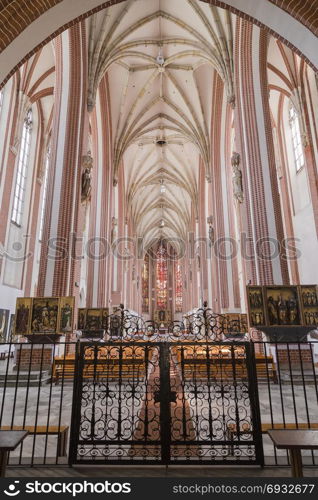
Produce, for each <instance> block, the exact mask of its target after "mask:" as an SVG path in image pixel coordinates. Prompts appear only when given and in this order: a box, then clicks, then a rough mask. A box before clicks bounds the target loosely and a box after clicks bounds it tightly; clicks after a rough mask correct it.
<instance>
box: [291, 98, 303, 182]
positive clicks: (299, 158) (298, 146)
mask: <svg viewBox="0 0 318 500" xmlns="http://www.w3.org/2000/svg"><path fill="white" fill-rule="evenodd" d="M289 123H290V128H291V133H292V142H293V151H294V157H295V164H296V171H297V172H298V170H300V169H301V168H302V167H303V166H304V164H305V158H304V150H303V145H302V141H301V133H300V124H299V116H298V113H297V111H296V110H295V108H294V106H291V107H290V109H289Z"/></svg>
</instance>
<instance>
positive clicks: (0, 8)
mask: <svg viewBox="0 0 318 500" xmlns="http://www.w3.org/2000/svg"><path fill="white" fill-rule="evenodd" d="M60 1H61V0H34V1H33V2H32V9H31V6H30V5H28V12H29V11H30V10H32V13H33V14H32V15H33V19H32V21H34V20H36V19H37V18H38V17H39V16H40V15H41V14H43V13H44V12H46V11H47V10H48V9H49V8H51V7H53V6H54V5H56V4H58V3H59V2H60ZM122 1H123V0H108V1H107V2H104V3H103V4H101V5H99V6H98V7H95V8H94V9H91V10H89V11H88V12H86V13H85V14H82V15H81V16H79V17H77V18H76V19H73V20H72V21H71V22H69V23H67V24H65V25H64V26H61V28H60V29H59V30H57V31H55V32H54V33H52V34H50V36H48V38H46V39H45V40H43V42H41V43H40V44H39V45H38V46H37V47H34V49H33V50H32V51H31V52H29V53H28V54H27V55H26V56H25V57H24V58H23V59H22V60H21V61H20V62H19V64H18V65H16V66H15V67H14V68H13V69H12V71H10V73H9V74H8V75H7V76H6V78H5V79H4V80H3V81H2V82H0V88H1V87H2V86H3V85H5V83H6V82H7V81H8V80H9V79H10V78H11V76H12V75H14V73H15V72H16V71H17V69H18V68H19V67H20V66H22V64H24V63H25V62H26V61H27V60H28V59H29V58H30V57H31V56H32V55H33V54H35V53H36V52H37V51H38V50H39V49H40V48H41V47H44V46H45V45H46V44H47V43H48V42H50V41H51V40H53V39H54V38H56V37H57V36H58V35H59V34H61V33H62V32H63V31H65V30H66V29H68V28H71V27H72V26H74V25H75V24H76V23H78V22H80V21H82V20H84V19H86V18H87V17H89V16H91V15H93V14H95V13H97V12H99V11H100V10H102V9H105V8H107V7H110V6H111V5H116V4H117V3H120V2H122ZM202 1H203V2H206V3H211V4H212V5H215V6H217V7H221V8H223V9H227V10H230V11H231V12H232V13H233V14H236V15H238V16H240V17H241V18H242V19H245V20H248V21H250V22H253V23H254V24H256V25H257V26H259V27H261V28H264V29H266V30H267V31H268V32H269V33H270V34H272V35H273V36H275V37H276V38H278V39H279V40H281V41H282V42H283V43H285V44H286V45H287V46H288V47H290V48H292V49H293V50H294V51H295V52H296V54H298V55H300V56H302V57H304V55H303V54H302V52H301V51H300V50H299V49H297V48H296V47H294V45H293V44H292V43H290V42H288V41H287V40H285V39H284V38H283V37H281V36H280V35H279V33H276V32H274V31H273V30H271V29H269V28H268V27H267V26H265V25H263V24H262V23H261V22H259V21H258V20H257V19H255V18H253V17H252V16H249V15H247V14H245V13H242V12H241V11H239V10H238V9H237V8H235V7H232V6H229V5H227V4H226V3H224V2H222V1H220V0H202ZM268 1H271V2H272V3H274V4H275V5H277V6H278V7H281V8H282V9H284V10H286V11H287V12H288V13H290V14H291V15H292V16H294V17H295V18H296V19H298V20H299V21H300V22H301V23H303V24H304V25H305V26H307V27H308V28H309V29H311V31H313V32H314V33H315V34H316V33H318V16H317V14H315V11H317V7H315V5H316V4H317V1H316V0H315V1H313V0H294V1H290V0H268ZM13 4H17V5H19V6H20V5H22V4H30V2H28V1H27V0H12V1H10V0H3V1H2V2H1V3H0V53H1V52H2V51H3V50H4V49H5V47H7V46H8V45H9V44H10V43H11V42H12V41H13V40H14V39H15V38H16V37H17V36H18V35H19V34H20V33H21V32H22V31H23V30H24V29H25V28H26V27H27V26H28V25H30V24H31V22H32V21H28V22H25V21H22V18H21V12H23V9H22V8H21V7H19V8H18V12H19V13H20V17H19V19H20V21H19V23H17V21H16V17H18V16H16V15H14V16H12V10H10V8H9V6H11V5H13ZM38 4H39V5H40V4H41V5H44V4H46V5H47V6H46V7H43V10H42V11H41V10H40V7H39V5H38ZM294 4H297V5H294ZM311 4H312V5H311ZM35 6H37V8H36V9H35ZM9 12H11V17H10V16H9ZM30 15H31V14H30V13H29V16H30ZM22 17H23V16H22ZM25 17H27V16H25ZM19 26H20V27H19ZM304 60H305V61H306V62H307V63H308V64H309V65H310V66H311V67H313V68H314V69H315V70H316V68H315V66H314V65H313V64H312V63H311V61H309V59H307V58H306V57H304Z"/></svg>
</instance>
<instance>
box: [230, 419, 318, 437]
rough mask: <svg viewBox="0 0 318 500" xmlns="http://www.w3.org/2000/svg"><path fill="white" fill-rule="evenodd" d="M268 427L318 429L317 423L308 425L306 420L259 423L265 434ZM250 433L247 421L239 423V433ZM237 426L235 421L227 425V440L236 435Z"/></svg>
mask: <svg viewBox="0 0 318 500" xmlns="http://www.w3.org/2000/svg"><path fill="white" fill-rule="evenodd" d="M270 429H279V430H281V429H287V430H292V429H318V423H310V425H309V424H308V423H307V422H301V423H298V424H296V423H291V422H285V424H283V423H281V424H274V423H269V422H264V423H262V424H261V432H262V434H266V433H267V432H268V431H269V430H270ZM250 433H251V426H250V424H249V423H247V422H246V423H243V424H242V425H241V429H240V434H250ZM237 435H238V433H237V426H236V424H235V423H231V424H228V425H227V436H228V439H229V441H232V440H233V439H234V437H235V436H237Z"/></svg>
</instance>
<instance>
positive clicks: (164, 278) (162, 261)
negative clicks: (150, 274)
mask: <svg viewBox="0 0 318 500" xmlns="http://www.w3.org/2000/svg"><path fill="white" fill-rule="evenodd" d="M156 284H157V308H158V309H166V308H167V305H168V259H167V250H166V248H165V246H164V245H163V243H162V242H161V243H160V245H159V247H158V250H157V254H156Z"/></svg>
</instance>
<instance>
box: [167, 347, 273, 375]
mask: <svg viewBox="0 0 318 500" xmlns="http://www.w3.org/2000/svg"><path fill="white" fill-rule="evenodd" d="M208 349H209V352H208V353H207V350H206V347H205V346H204V345H201V346H191V347H187V346H185V347H180V346H177V347H174V353H175V354H176V355H177V359H178V364H179V366H180V367H181V370H183V374H184V377H185V378H186V379H193V378H194V376H195V378H201V377H202V378H207V377H208V376H209V377H210V378H211V379H212V380H213V379H214V378H216V379H217V380H220V379H221V380H224V381H225V382H226V381H227V380H230V379H234V376H235V378H236V379H239V380H242V379H247V377H248V372H247V366H246V358H245V352H244V350H238V351H237V353H236V356H235V358H234V359H233V358H232V356H231V352H230V351H228V353H226V352H223V351H220V353H219V352H218V350H217V348H216V347H211V346H210V347H208ZM224 351H225V350H224ZM182 357H183V360H182ZM233 362H234V369H233ZM255 363H256V373H257V379H258V381H267V380H272V381H273V382H274V383H275V384H276V383H277V381H278V379H277V371H276V366H275V363H274V360H273V356H270V355H269V356H264V355H263V354H256V355H255Z"/></svg>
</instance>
